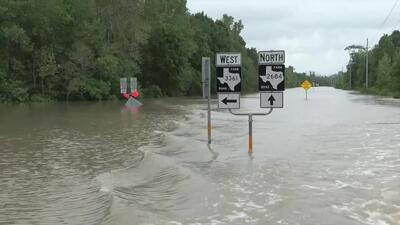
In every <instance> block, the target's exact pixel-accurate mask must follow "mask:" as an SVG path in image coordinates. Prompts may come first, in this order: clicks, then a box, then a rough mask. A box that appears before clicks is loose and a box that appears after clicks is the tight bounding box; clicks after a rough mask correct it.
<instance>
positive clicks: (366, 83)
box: [365, 38, 369, 89]
mask: <svg viewBox="0 0 400 225" xmlns="http://www.w3.org/2000/svg"><path fill="white" fill-rule="evenodd" d="M366 50H367V52H366V63H365V88H367V89H368V55H369V54H368V53H369V50H368V38H367V48H366Z"/></svg>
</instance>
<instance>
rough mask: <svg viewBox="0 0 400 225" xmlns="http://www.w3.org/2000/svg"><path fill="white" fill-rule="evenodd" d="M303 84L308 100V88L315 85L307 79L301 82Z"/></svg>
mask: <svg viewBox="0 0 400 225" xmlns="http://www.w3.org/2000/svg"><path fill="white" fill-rule="evenodd" d="M301 86H302V87H303V88H304V90H305V91H306V100H308V90H309V89H310V88H311V87H312V86H313V85H312V84H311V82H310V81H308V80H305V81H304V82H303V83H302V84H301Z"/></svg>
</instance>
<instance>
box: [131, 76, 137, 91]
mask: <svg viewBox="0 0 400 225" xmlns="http://www.w3.org/2000/svg"><path fill="white" fill-rule="evenodd" d="M130 80H131V92H134V91H135V90H137V78H136V77H131V79H130Z"/></svg>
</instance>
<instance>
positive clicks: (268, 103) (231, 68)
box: [216, 51, 285, 155]
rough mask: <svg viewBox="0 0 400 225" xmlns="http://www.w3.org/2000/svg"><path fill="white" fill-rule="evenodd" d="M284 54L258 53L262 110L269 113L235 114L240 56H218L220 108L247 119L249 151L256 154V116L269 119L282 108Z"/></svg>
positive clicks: (239, 84)
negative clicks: (254, 143)
mask: <svg viewBox="0 0 400 225" xmlns="http://www.w3.org/2000/svg"><path fill="white" fill-rule="evenodd" d="M284 62H285V52H284V51H266V52H260V53H259V90H260V92H261V93H260V100H261V101H260V106H261V108H269V111H268V112H266V113H236V112H233V111H232V109H240V92H241V78H242V74H241V54H240V53H217V55H216V67H217V75H216V78H217V93H218V108H220V109H228V110H229V112H230V113H231V114H232V115H235V116H247V117H248V119H249V120H248V121H249V143H248V144H249V151H248V153H249V154H250V155H251V154H252V153H253V116H267V115H269V114H271V113H272V111H273V109H274V108H283V91H284V90H285V66H284V65H283V63H284Z"/></svg>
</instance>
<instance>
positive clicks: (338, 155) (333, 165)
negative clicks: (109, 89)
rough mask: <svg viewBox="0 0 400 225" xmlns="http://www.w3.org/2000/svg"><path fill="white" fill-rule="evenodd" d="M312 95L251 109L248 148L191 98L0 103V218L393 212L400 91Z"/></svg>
mask: <svg viewBox="0 0 400 225" xmlns="http://www.w3.org/2000/svg"><path fill="white" fill-rule="evenodd" d="M308 96H309V99H308V100H307V101H306V100H305V95H304V91H303V90H301V89H289V90H287V91H286V92H285V108H284V109H276V110H274V111H273V113H272V114H271V115H269V116H264V117H254V123H253V127H254V130H253V136H254V154H253V156H252V157H250V156H249V155H248V154H247V133H248V122H247V118H246V117H238V116H233V115H231V114H230V113H229V112H227V111H218V110H213V112H212V122H213V143H212V144H211V145H210V146H208V145H207V143H206V142H207V137H206V134H207V131H206V124H207V121H206V120H207V117H206V115H207V114H206V111H205V108H206V104H205V103H204V102H202V100H198V99H160V100H154V101H148V102H145V105H144V106H143V107H142V108H140V109H126V108H124V107H123V106H122V103H118V102H107V103H71V104H65V103H57V104H45V105H18V106H0V224H29V225H31V224H32V225H45V224H51V225H53V224H68V225H75V224H85V225H91V224H102V225H114V224H115V225H124V224H127V225H128V224H129V225H131V224H146V225H147V224H171V225H179V224H271V225H275V224H289V225H296V224H299V225H312V224H318V225H321V224H323V225H337V224H346V225H360V224H368V225H398V224H400V100H395V99H390V98H379V97H372V96H363V95H358V94H355V93H350V92H345V91H341V90H335V89H333V88H314V89H312V90H311V91H310V92H309V95H308ZM259 105H260V103H259V96H258V95H250V96H246V97H245V98H243V99H242V102H241V106H242V111H253V112H254V111H263V110H261V109H259ZM214 106H215V103H214Z"/></svg>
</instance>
